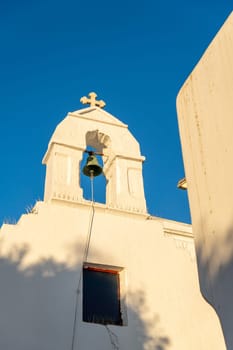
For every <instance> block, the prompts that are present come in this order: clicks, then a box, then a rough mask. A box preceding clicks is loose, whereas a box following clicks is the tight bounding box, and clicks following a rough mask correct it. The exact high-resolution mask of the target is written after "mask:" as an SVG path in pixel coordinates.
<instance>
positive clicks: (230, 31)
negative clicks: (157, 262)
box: [177, 13, 233, 350]
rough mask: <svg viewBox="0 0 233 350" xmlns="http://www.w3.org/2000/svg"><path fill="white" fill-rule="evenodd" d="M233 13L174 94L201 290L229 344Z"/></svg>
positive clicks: (232, 343) (232, 317) (232, 307)
mask: <svg viewBox="0 0 233 350" xmlns="http://www.w3.org/2000/svg"><path fill="white" fill-rule="evenodd" d="M232 82H233V13H232V14H231V15H230V16H229V18H228V19H227V20H226V22H225V23H224V25H223V27H222V28H221V29H220V31H219V32H218V34H217V35H216V37H215V38H214V40H213V41H212V42H211V44H210V45H209V47H208V48H207V50H206V51H205V53H204V55H203V56H202V58H201V60H200V61H199V63H198V64H197V66H196V67H195V69H194V70H193V72H192V73H191V74H190V76H189V77H188V79H187V81H186V82H185V83H184V85H183V87H182V89H181V90H180V92H179V95H178V98H177V110H178V120H179V128H180V136H181V143H182V150H183V157H184V165H185V173H186V178H187V184H188V194H189V202H190V209H191V216H192V224H193V231H194V236H195V243H196V254H197V261H198V267H199V269H198V270H199V278H200V286H201V291H202V293H203V295H204V297H205V298H206V299H207V300H208V301H209V302H210V303H211V305H213V307H214V308H215V310H216V312H217V313H218V315H219V317H220V320H221V324H222V328H223V332H224V335H225V339H226V344H227V348H228V349H230V350H231V349H233V332H232V324H233V303H232V295H233V283H232V276H233V240H232V237H233V205H232V197H233V186H232V178H233V166H232V158H233V142H232V133H233V84H232Z"/></svg>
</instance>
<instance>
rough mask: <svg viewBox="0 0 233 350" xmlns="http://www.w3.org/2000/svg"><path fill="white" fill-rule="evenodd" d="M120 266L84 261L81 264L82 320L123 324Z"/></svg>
mask: <svg viewBox="0 0 233 350" xmlns="http://www.w3.org/2000/svg"><path fill="white" fill-rule="evenodd" d="M120 271H122V268H119V267H112V266H106V265H99V264H89V263H85V264H84V266H83V321H85V322H91V323H99V324H105V325H107V324H112V325H118V326H122V325H123V319H122V311H121V307H122V305H121V296H120Z"/></svg>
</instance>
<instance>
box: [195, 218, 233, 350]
mask: <svg viewBox="0 0 233 350" xmlns="http://www.w3.org/2000/svg"><path fill="white" fill-rule="evenodd" d="M196 232H198V231H197V230H196ZM207 232H208V231H207ZM212 234H213V236H212V237H211V238H212V241H209V240H208V239H207V240H206V241H201V240H200V241H197V243H196V252H197V257H198V259H197V260H198V270H199V279H200V289H201V292H202V295H203V297H204V298H205V299H206V300H207V302H209V303H210V304H211V305H212V306H213V308H214V309H215V311H216V313H217V315H218V316H219V319H220V323H221V326H222V330H223V334H224V338H225V342H226V346H227V349H229V350H230V349H233V332H232V325H233V302H232V301H233V224H232V226H231V227H229V229H228V231H227V233H225V232H222V233H221V232H217V229H216V230H215V232H212ZM204 244H205V246H204Z"/></svg>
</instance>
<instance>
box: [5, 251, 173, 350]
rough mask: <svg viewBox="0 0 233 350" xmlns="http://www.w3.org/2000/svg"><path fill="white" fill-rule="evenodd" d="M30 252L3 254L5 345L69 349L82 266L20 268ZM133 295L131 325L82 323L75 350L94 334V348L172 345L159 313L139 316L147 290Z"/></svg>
mask: <svg viewBox="0 0 233 350" xmlns="http://www.w3.org/2000/svg"><path fill="white" fill-rule="evenodd" d="M25 254H27V249H26V248H23V249H21V250H19V251H18V255H17V254H16V253H14V262H12V261H11V260H10V258H9V259H7V258H1V259H0V276H1V298H0V310H1V312H0V349H11V350H66V349H67V350H70V349H71V341H72V328H73V320H74V306H75V297H76V289H77V282H78V278H79V273H80V269H79V270H78V268H77V270H71V269H67V267H66V266H64V265H63V264H58V263H55V262H54V261H53V260H47V261H42V262H41V263H40V264H37V265H34V266H33V267H31V268H28V269H26V270H24V271H20V270H19V267H20V263H21V260H22V259H23V257H24V255H25ZM16 256H17V259H16ZM130 299H131V300H132V303H131V305H130V306H129V309H128V311H127V312H128V321H129V324H128V326H127V327H116V326H109V327H107V328H106V327H104V326H98V325H97V326H96V325H93V324H85V323H83V322H82V325H81V328H80V330H79V332H78V338H79V339H78V343H79V344H78V346H76V347H75V348H74V349H75V350H76V349H78V350H90V339H91V338H92V344H93V345H92V347H91V348H93V349H94V348H95V349H101V350H109V349H111V348H112V349H119V350H120V349H125V350H126V349H127V350H128V349H134V350H142V349H146V350H167V349H168V345H169V339H168V338H167V337H163V336H160V335H159V329H158V323H159V318H158V317H154V318H153V319H149V320H147V321H143V320H142V318H141V316H140V314H141V312H142V311H143V310H144V311H145V307H146V302H145V296H144V294H143V292H135V293H134V294H133V295H131V296H130ZM80 317H81V316H80ZM106 330H107V332H106ZM155 330H156V332H155V333H156V334H155V333H154V331H155ZM157 331H158V334H157ZM98 342H101V344H100V345H97V344H98ZM80 343H81V347H80ZM129 344H131V346H129Z"/></svg>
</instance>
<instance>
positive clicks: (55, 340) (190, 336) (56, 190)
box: [0, 107, 225, 350]
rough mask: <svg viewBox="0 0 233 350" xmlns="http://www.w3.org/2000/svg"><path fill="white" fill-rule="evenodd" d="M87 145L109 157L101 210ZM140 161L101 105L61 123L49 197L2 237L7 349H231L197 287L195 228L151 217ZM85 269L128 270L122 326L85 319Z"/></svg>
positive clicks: (0, 344) (49, 160)
mask: <svg viewBox="0 0 233 350" xmlns="http://www.w3.org/2000/svg"><path fill="white" fill-rule="evenodd" d="M99 119H100V121H99ZM104 121H105V122H104ZM102 135H103V136H102ZM87 143H88V144H90V145H92V146H95V147H96V148H97V150H100V151H102V148H103V153H104V154H105V155H106V154H107V156H105V157H106V160H105V163H104V164H105V165H104V167H105V174H106V177H108V180H109V184H110V185H109V188H108V189H107V191H109V192H108V194H107V200H106V204H100V203H95V205H94V207H93V205H92V203H91V202H89V201H87V200H84V199H83V198H82V189H81V187H80V185H79V182H78V181H77V179H78V176H79V172H80V168H79V162H80V159H81V157H82V153H83V151H84V149H85V147H86V145H87ZM106 152H107V153H106ZM60 155H62V156H61V157H60ZM64 158H65V160H64ZM67 159H70V160H67ZM142 161H143V157H142V156H141V154H140V150H139V145H138V143H137V141H136V140H135V139H134V137H133V136H132V135H131V134H130V133H129V131H128V130H127V127H126V126H125V125H124V124H123V123H121V122H120V121H118V120H116V119H115V118H114V117H112V116H111V115H109V114H108V113H107V112H103V111H102V110H100V109H98V108H96V107H94V108H87V109H84V110H81V111H78V112H74V113H71V114H69V115H68V117H66V118H65V119H64V121H63V122H61V124H59V126H58V127H57V128H56V130H55V132H54V134H53V136H52V139H51V141H50V144H49V147H48V151H47V153H46V155H45V158H44V163H45V164H46V165H47V173H46V182H45V200H44V201H43V202H37V203H36V205H35V207H34V208H33V210H32V212H31V213H29V214H25V215H22V217H21V218H20V220H19V222H18V223H17V224H16V225H6V224H5V225H3V226H2V228H1V230H0V237H1V238H0V259H1V264H0V275H1V298H0V309H1V313H0V348H1V349H11V350H42V349H43V350H64V349H71V344H72V337H73V334H74V338H73V339H74V347H73V349H79V350H90V349H97V350H109V349H111V348H112V349H119V350H129V349H134V350H187V349H189V350H197V349H198V350H221V349H224V348H225V345H224V339H223V336H222V330H221V327H220V323H219V320H218V318H217V316H216V313H215V312H214V310H213V309H212V308H211V307H210V305H209V304H208V303H206V301H205V300H204V299H203V298H202V296H201V293H200V290H199V283H198V275H197V268H196V256H195V249H194V243H193V236H192V229H191V226H190V225H187V224H183V223H178V222H174V221H170V220H165V219H161V218H156V217H152V216H150V215H149V214H148V213H147V212H146V207H145V198H144V192H143V179H142V171H141V166H142ZM129 169H130V170H131V169H133V171H135V172H136V175H135V177H134V175H133V174H132V176H131V175H130V176H127V174H128V173H129ZM108 174H111V176H110V175H108ZM76 176H77V178H76ZM129 184H130V185H129ZM131 188H134V190H133V191H132V190H131ZM90 222H92V226H91V238H90V245H89V249H88V251H87V252H86V253H85V248H86V246H87V245H86V244H87V240H88V233H89V232H90V230H89V228H90ZM84 260H85V261H84ZM84 262H85V263H86V262H89V263H92V264H103V265H110V266H119V267H122V268H123V271H122V273H121V287H120V295H121V300H122V313H123V319H124V326H108V327H105V326H103V325H98V324H93V323H85V322H83V321H82V275H81V271H82V266H83V263H84ZM79 281H80V282H79ZM75 305H77V313H76V315H77V323H76V325H75V327H74V329H75V332H74V333H73V326H74V314H75Z"/></svg>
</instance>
